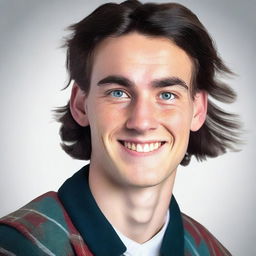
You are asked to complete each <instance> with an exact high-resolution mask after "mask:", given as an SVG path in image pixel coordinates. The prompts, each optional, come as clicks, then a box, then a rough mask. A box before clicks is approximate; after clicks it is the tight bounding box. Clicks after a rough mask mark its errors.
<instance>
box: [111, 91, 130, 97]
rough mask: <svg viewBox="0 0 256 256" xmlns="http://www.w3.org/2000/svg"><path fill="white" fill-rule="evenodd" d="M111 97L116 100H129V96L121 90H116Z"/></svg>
mask: <svg viewBox="0 0 256 256" xmlns="http://www.w3.org/2000/svg"><path fill="white" fill-rule="evenodd" d="M110 95H111V96H112V97H115V98H128V95H127V94H126V93H125V92H123V91H121V90H114V91H112V92H110Z"/></svg>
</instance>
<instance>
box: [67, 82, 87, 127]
mask: <svg viewBox="0 0 256 256" xmlns="http://www.w3.org/2000/svg"><path fill="white" fill-rule="evenodd" d="M85 101H86V94H85V92H84V91H82V90H81V89H80V87H79V86H78V84H77V83H74V84H73V87H72V92H71V97H70V103H69V107H70V111H71V114H72V116H73V118H74V119H75V121H76V122H77V123H78V124H79V125H81V126H83V127H85V126H88V125H89V121H88V118H87V114H86V112H85Z"/></svg>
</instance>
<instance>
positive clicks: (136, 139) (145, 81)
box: [84, 33, 206, 187]
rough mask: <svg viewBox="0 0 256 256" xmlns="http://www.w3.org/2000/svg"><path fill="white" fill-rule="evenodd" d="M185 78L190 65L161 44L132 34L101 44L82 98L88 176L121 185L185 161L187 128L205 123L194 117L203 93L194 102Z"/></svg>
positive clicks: (155, 180)
mask: <svg viewBox="0 0 256 256" xmlns="http://www.w3.org/2000/svg"><path fill="white" fill-rule="evenodd" d="M191 79H192V61H191V60H190V58H189V56H188V55H187V54H186V53H185V52H184V51H183V50H182V49H181V48H179V47H177V46H176V45H175V44H173V43H172V42H170V41H169V40H167V39H164V38H157V37H146V36H144V35H141V34H138V33H130V34H127V35H125V36H121V37H118V38H108V39H105V41H103V42H102V43H101V44H100V45H99V47H98V48H97V50H96V52H95V55H94V62H93V68H92V74H91V85H90V91H89V93H88V95H87V96H86V97H85V100H84V110H85V112H86V115H85V119H86V120H87V122H88V123H89V125H90V128H91V141H92V155H91V168H92V169H93V171H94V170H96V171H98V172H100V173H101V175H103V176H105V177H106V178H107V179H108V180H109V181H111V182H114V183H115V184H121V185H122V186H125V185H128V186H139V187H143V186H154V185H157V184H161V183H162V182H164V181H165V180H166V179H168V177H170V175H171V174H173V173H174V172H175V170H176V168H177V166H178V165H179V163H180V162H181V160H182V159H183V157H184V154H185V152H186V149H187V145H188V140H189V133H190V130H191V129H192V130H197V129H199V127H200V126H201V124H202V122H203V121H202V120H201V121H198V120H199V118H196V117H195V116H197V114H198V113H197V112H198V109H199V107H200V106H201V105H203V104H204V103H205V102H204V101H205V100H206V99H205V98H206V96H205V94H203V93H199V94H198V95H196V98H197V99H198V100H195V101H194V100H193V99H192V96H191V88H190V87H191ZM198 102H199V103H200V104H201V103H202V104H201V105H200V104H199V107H198V106H197V105H198ZM197 117H198V116H197Z"/></svg>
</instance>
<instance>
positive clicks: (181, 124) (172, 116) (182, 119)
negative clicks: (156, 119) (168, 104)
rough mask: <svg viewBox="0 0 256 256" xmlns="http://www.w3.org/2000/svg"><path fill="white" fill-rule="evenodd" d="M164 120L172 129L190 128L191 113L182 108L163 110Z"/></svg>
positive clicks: (184, 129) (179, 130)
mask: <svg viewBox="0 0 256 256" xmlns="http://www.w3.org/2000/svg"><path fill="white" fill-rule="evenodd" d="M163 120H164V121H163V122H164V123H165V125H166V126H167V127H168V128H169V129H170V130H172V131H176V132H181V131H182V130H183V131H186V130H190V123H191V113H188V112H186V111H181V110H171V111H164V112H163Z"/></svg>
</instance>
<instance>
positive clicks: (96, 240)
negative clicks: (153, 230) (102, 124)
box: [0, 167, 231, 256]
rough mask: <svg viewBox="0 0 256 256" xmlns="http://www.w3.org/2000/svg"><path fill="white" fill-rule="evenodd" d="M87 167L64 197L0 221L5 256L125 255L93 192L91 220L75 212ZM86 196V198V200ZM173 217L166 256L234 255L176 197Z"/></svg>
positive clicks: (45, 198) (40, 201) (52, 196)
mask: <svg viewBox="0 0 256 256" xmlns="http://www.w3.org/2000/svg"><path fill="white" fill-rule="evenodd" d="M86 168H87V169H88V167H84V168H83V169H82V170H80V171H79V172H78V173H77V174H75V175H74V176H73V177H72V178H70V179H69V180H68V181H66V183H64V185H63V186H62V187H61V189H60V190H59V192H58V193H56V192H48V193H46V194H44V195H42V196H40V197H38V198H36V199H35V200H33V201H32V202H30V203H29V204H27V205H26V206H24V207H22V208H21V209H19V210H17V211H15V212H14V213H12V214H9V215H7V216H6V217H4V218H2V219H0V255H10V256H11V255H19V256H23V255H60V256H71V255H77V256H82V255H83V256H92V255H96V256H120V255H122V254H123V253H124V251H125V249H126V248H125V247H124V245H123V244H122V242H121V241H120V239H119V238H118V237H117V235H116V233H115V232H114V231H113V229H111V227H110V226H109V223H108V222H107V220H106V219H104V215H99V216H97V214H99V212H100V210H99V209H97V207H96V204H94V203H95V202H94V199H93V198H92V195H91V194H90V193H89V195H86V196H87V197H88V198H87V199H88V200H89V201H88V200H87V201H88V204H89V205H87V207H86V208H81V209H76V211H77V212H79V213H81V214H82V215H83V216H84V214H85V213H84V211H85V210H86V209H87V211H88V209H89V208H90V209H93V210H90V211H88V212H90V213H89V214H91V215H90V217H91V219H89V220H86V221H81V220H80V221H79V217H77V215H76V213H74V212H72V211H73V210H74V209H72V207H71V206H72V205H73V203H74V204H76V203H78V201H76V198H74V195H72V191H71V190H70V186H71V185H72V188H73V190H76V189H78V191H79V184H78V181H80V180H81V178H82V177H83V178H84V175H87V174H86V170H85V169H86ZM87 173H88V172H87ZM81 176H82V177H81ZM82 180H84V179H82ZM87 185H88V184H87ZM73 186H75V187H73ZM83 187H84V183H83ZM81 194H82V195H83V193H82V192H81V191H80V193H79V195H81ZM87 194H88V191H87ZM77 195H78V194H77ZM84 196H85V195H83V196H81V198H80V199H81V200H84V199H85V198H83V197H84ZM78 197H80V196H78ZM71 198H72V199H73V200H71ZM85 201H86V200H85ZM67 202H68V204H67ZM76 206H78V204H76ZM88 207H89V208H88ZM95 207H96V208H95ZM73 208H74V207H73ZM76 208H77V207H76ZM70 215H71V216H72V217H71V216H70ZM170 216H171V218H170V222H169V224H168V228H167V230H166V233H165V237H164V241H163V245H162V247H163V248H161V255H163V256H183V255H185V256H198V255H199V256H208V255H209V256H214V255H216V256H226V255H231V254H230V253H229V252H228V251H227V250H226V249H225V248H224V247H223V246H222V245H221V243H220V242H219V241H218V240H217V239H216V238H215V237H214V236H213V235H212V234H210V232H209V231H208V230H207V229H206V228H204V227H203V226H202V225H201V224H199V223H198V222H196V221H195V220H193V219H192V218H190V217H188V216H187V215H185V214H183V213H180V211H179V208H178V205H177V204H176V201H175V198H174V197H172V199H171V204H170ZM93 218H95V219H96V221H97V223H99V222H100V225H99V226H98V227H97V225H94V224H93V221H94V220H92V219H93ZM171 220H172V221H173V222H172V223H171ZM77 221H78V222H77ZM105 222H106V223H105ZM179 222H180V224H179ZM74 223H76V224H74ZM83 225H84V226H83ZM90 225H91V226H90ZM105 225H106V227H105ZM78 230H79V231H78ZM84 231H85V232H84Z"/></svg>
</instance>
